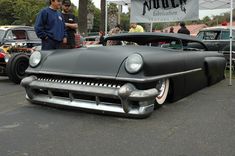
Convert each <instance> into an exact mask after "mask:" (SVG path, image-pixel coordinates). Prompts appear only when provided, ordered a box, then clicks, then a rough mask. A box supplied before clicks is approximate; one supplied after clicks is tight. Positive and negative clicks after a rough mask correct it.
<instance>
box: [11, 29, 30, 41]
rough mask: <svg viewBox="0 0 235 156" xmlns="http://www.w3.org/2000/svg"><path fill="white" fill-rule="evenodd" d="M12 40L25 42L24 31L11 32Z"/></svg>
mask: <svg viewBox="0 0 235 156" xmlns="http://www.w3.org/2000/svg"><path fill="white" fill-rule="evenodd" d="M12 34H13V36H14V40H26V39H27V36H26V31H25V30H12Z"/></svg>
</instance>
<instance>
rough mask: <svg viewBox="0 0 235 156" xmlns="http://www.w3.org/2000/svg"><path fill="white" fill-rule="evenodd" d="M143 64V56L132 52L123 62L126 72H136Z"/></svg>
mask: <svg viewBox="0 0 235 156" xmlns="http://www.w3.org/2000/svg"><path fill="white" fill-rule="evenodd" d="M142 66H143V58H142V56H141V55H139V54H132V55H130V56H128V58H127V59H126V62H125V68H126V70H127V72H128V73H131V74H133V73H137V72H138V71H140V69H141V68H142Z"/></svg>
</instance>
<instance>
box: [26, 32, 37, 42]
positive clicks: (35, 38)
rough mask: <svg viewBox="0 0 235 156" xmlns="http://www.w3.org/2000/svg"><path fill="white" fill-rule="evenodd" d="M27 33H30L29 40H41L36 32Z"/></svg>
mask: <svg viewBox="0 0 235 156" xmlns="http://www.w3.org/2000/svg"><path fill="white" fill-rule="evenodd" d="M27 33H28V38H29V40H38V39H39V38H38V37H37V35H36V33H35V31H33V30H29V31H27Z"/></svg>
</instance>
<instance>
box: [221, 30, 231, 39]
mask: <svg viewBox="0 0 235 156" xmlns="http://www.w3.org/2000/svg"><path fill="white" fill-rule="evenodd" d="M229 35H230V32H229V31H222V35H221V40H229Z"/></svg>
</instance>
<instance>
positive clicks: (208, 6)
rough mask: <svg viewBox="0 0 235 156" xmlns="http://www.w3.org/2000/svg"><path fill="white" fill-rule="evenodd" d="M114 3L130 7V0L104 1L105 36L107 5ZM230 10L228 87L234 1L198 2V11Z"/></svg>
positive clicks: (209, 0)
mask: <svg viewBox="0 0 235 156" xmlns="http://www.w3.org/2000/svg"><path fill="white" fill-rule="evenodd" d="M109 3H115V4H118V5H130V4H131V0H106V18H105V33H106V34H107V21H108V20H107V17H108V16H107V15H108V9H107V8H108V7H107V6H108V4H109ZM226 8H230V71H229V73H230V74H229V77H230V78H229V85H232V67H231V66H232V21H233V8H235V0H199V10H214V9H226Z"/></svg>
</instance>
